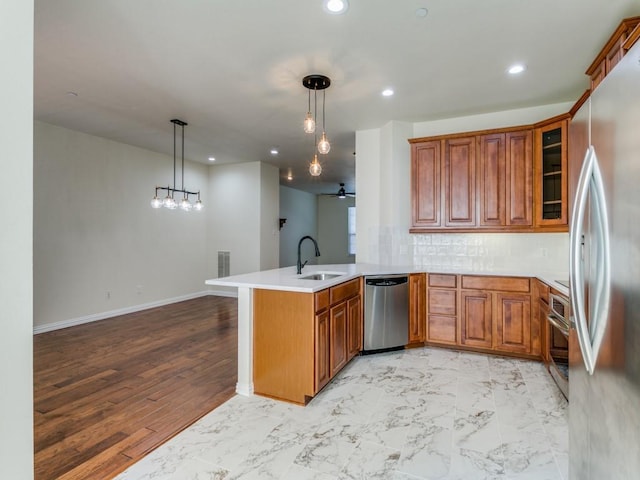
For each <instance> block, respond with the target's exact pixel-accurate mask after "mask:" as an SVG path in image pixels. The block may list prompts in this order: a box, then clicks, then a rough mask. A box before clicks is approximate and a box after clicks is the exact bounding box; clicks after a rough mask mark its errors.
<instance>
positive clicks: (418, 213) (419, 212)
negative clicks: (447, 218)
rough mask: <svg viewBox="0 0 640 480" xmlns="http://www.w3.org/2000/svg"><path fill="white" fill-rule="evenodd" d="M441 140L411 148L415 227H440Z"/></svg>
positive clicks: (417, 144) (412, 198) (412, 199)
mask: <svg viewBox="0 0 640 480" xmlns="http://www.w3.org/2000/svg"><path fill="white" fill-rule="evenodd" d="M440 144H441V142H440V140H434V141H431V142H421V143H414V144H413V145H412V146H411V159H412V161H411V201H412V210H413V211H412V220H413V226H414V227H419V228H436V227H439V226H440V205H441V199H440V162H441V159H440Z"/></svg>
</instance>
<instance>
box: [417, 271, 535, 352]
mask: <svg viewBox="0 0 640 480" xmlns="http://www.w3.org/2000/svg"><path fill="white" fill-rule="evenodd" d="M531 295H532V293H531V280H530V279H529V278H524V277H498V276H488V275H487V276H484V275H449V274H429V275H428V282H427V340H426V343H427V344H429V345H443V346H458V347H464V348H465V349H473V350H480V351H484V352H487V351H494V352H497V353H507V354H514V355H521V356H524V357H526V358H532V357H538V356H540V355H541V338H540V336H541V333H540V322H539V320H538V318H537V317H536V318H535V319H534V318H532V311H533V307H532V300H531ZM536 302H537V297H536ZM538 311H539V310H538V306H537V305H536V308H535V312H536V313H538Z"/></svg>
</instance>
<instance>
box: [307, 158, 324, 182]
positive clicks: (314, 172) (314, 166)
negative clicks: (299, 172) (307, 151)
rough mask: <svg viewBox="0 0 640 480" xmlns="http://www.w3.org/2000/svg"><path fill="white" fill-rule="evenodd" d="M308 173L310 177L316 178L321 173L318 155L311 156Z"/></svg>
mask: <svg viewBox="0 0 640 480" xmlns="http://www.w3.org/2000/svg"><path fill="white" fill-rule="evenodd" d="M309 173H310V174H311V176H312V177H318V176H320V174H321V173H322V165H320V163H319V162H318V154H317V153H316V154H314V155H313V162H311V163H310V164H309Z"/></svg>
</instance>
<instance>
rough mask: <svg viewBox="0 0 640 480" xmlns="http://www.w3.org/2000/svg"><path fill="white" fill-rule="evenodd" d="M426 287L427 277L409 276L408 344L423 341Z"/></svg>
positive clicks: (419, 274)
mask: <svg viewBox="0 0 640 480" xmlns="http://www.w3.org/2000/svg"><path fill="white" fill-rule="evenodd" d="M426 286H427V276H426V275H425V274H424V273H413V274H411V275H409V308H410V310H409V343H421V342H424V340H425V326H426V308H425V300H426V298H425V295H426Z"/></svg>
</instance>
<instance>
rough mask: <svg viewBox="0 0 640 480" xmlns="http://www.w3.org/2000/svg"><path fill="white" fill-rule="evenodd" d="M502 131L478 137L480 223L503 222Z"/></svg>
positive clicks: (494, 224) (503, 167)
mask: <svg viewBox="0 0 640 480" xmlns="http://www.w3.org/2000/svg"><path fill="white" fill-rule="evenodd" d="M504 142H505V136H504V133H496V134H493V135H483V136H482V137H480V160H479V162H478V163H479V166H480V185H479V189H480V192H479V193H480V225H483V226H503V225H504V224H505V220H504V219H505V214H504V209H505V173H506V172H505V156H504Z"/></svg>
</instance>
